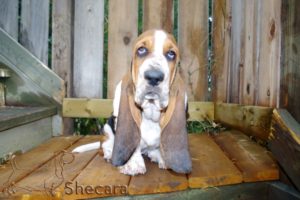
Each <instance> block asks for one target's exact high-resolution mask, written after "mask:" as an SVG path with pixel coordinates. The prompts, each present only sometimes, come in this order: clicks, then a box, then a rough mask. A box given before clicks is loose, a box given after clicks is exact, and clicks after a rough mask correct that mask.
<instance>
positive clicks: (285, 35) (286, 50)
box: [280, 0, 300, 122]
mask: <svg viewBox="0 0 300 200" xmlns="http://www.w3.org/2000/svg"><path fill="white" fill-rule="evenodd" d="M299 8H300V1H297V0H290V1H282V26H283V27H282V30H283V32H282V39H283V41H282V45H283V46H282V54H281V58H282V62H281V63H282V65H281V72H282V74H281V79H280V80H281V88H280V93H281V97H280V106H282V107H285V108H287V109H288V110H289V112H290V113H291V114H292V115H293V117H295V118H296V119H297V121H298V122H300V104H299V99H300V92H299V91H300V70H299V65H300V15H299V13H298V12H299Z"/></svg>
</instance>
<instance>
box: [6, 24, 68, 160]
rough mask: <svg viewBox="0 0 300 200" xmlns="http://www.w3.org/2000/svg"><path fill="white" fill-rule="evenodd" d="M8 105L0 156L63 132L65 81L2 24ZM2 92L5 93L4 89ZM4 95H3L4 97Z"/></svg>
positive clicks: (24, 148) (24, 149)
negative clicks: (10, 34) (3, 27)
mask: <svg viewBox="0 0 300 200" xmlns="http://www.w3.org/2000/svg"><path fill="white" fill-rule="evenodd" d="M0 66H1V68H4V70H7V71H9V78H6V79H5V82H4V84H5V100H6V103H5V105H3V104H1V106H0V146H1V148H0V160H1V161H2V162H4V161H5V160H6V158H8V157H10V156H11V155H12V154H13V153H14V152H20V151H21V152H24V151H28V150H29V149H31V148H33V147H36V146H38V145H39V144H40V143H42V142H44V141H46V140H47V139H49V138H51V137H52V136H53V135H60V134H62V132H61V126H62V124H61V117H60V115H59V112H60V110H61V102H62V99H63V97H64V82H63V81H62V80H61V79H60V78H59V77H58V76H57V75H56V74H55V73H54V72H52V71H51V70H50V69H48V67H47V66H45V65H44V64H43V63H42V62H41V61H39V60H38V59H37V58H35V57H34V56H33V55H32V54H31V53H30V52H29V51H27V50H26V49H25V48H24V47H22V46H21V45H20V44H19V43H18V42H17V41H15V40H14V39H13V38H12V37H10V36H9V35H8V34H7V33H6V32H5V31H3V30H2V29H1V28H0ZM1 94H3V93H1ZM2 99H3V98H2Z"/></svg>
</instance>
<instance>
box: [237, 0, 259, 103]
mask: <svg viewBox="0 0 300 200" xmlns="http://www.w3.org/2000/svg"><path fill="white" fill-rule="evenodd" d="M258 1H259V0H254V1H245V9H244V15H245V17H244V24H245V26H244V28H245V31H244V32H245V34H244V38H243V39H244V44H245V47H244V49H245V50H244V55H245V58H244V66H243V74H242V75H243V79H242V80H241V81H242V83H241V99H240V103H242V104H246V105H254V104H255V96H256V95H257V94H256V87H257V83H256V75H257V74H256V67H257V64H258V63H257V59H256V55H257V53H258V52H257V51H258V50H257V48H256V46H257V39H258V38H257V35H256V33H257V30H258V28H257V24H258V23H257V20H259V19H258V17H257V15H258Z"/></svg>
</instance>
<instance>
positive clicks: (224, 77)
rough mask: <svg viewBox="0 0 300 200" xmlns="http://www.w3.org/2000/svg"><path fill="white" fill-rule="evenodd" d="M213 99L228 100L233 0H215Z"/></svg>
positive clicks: (212, 72)
mask: <svg viewBox="0 0 300 200" xmlns="http://www.w3.org/2000/svg"><path fill="white" fill-rule="evenodd" d="M212 34H213V36H212V39H213V55H214V56H213V66H212V69H211V70H212V71H211V74H212V99H213V101H220V102H227V101H228V95H227V93H228V82H229V81H228V74H229V67H230V65H229V63H230V55H231V54H230V43H231V40H230V39H231V0H224V1H219V0H214V1H213V30H212Z"/></svg>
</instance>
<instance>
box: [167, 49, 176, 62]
mask: <svg viewBox="0 0 300 200" xmlns="http://www.w3.org/2000/svg"><path fill="white" fill-rule="evenodd" d="M165 56H166V58H167V60H168V61H173V60H175V58H176V53H175V51H172V50H169V51H168V52H167V53H166V54H165Z"/></svg>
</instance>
